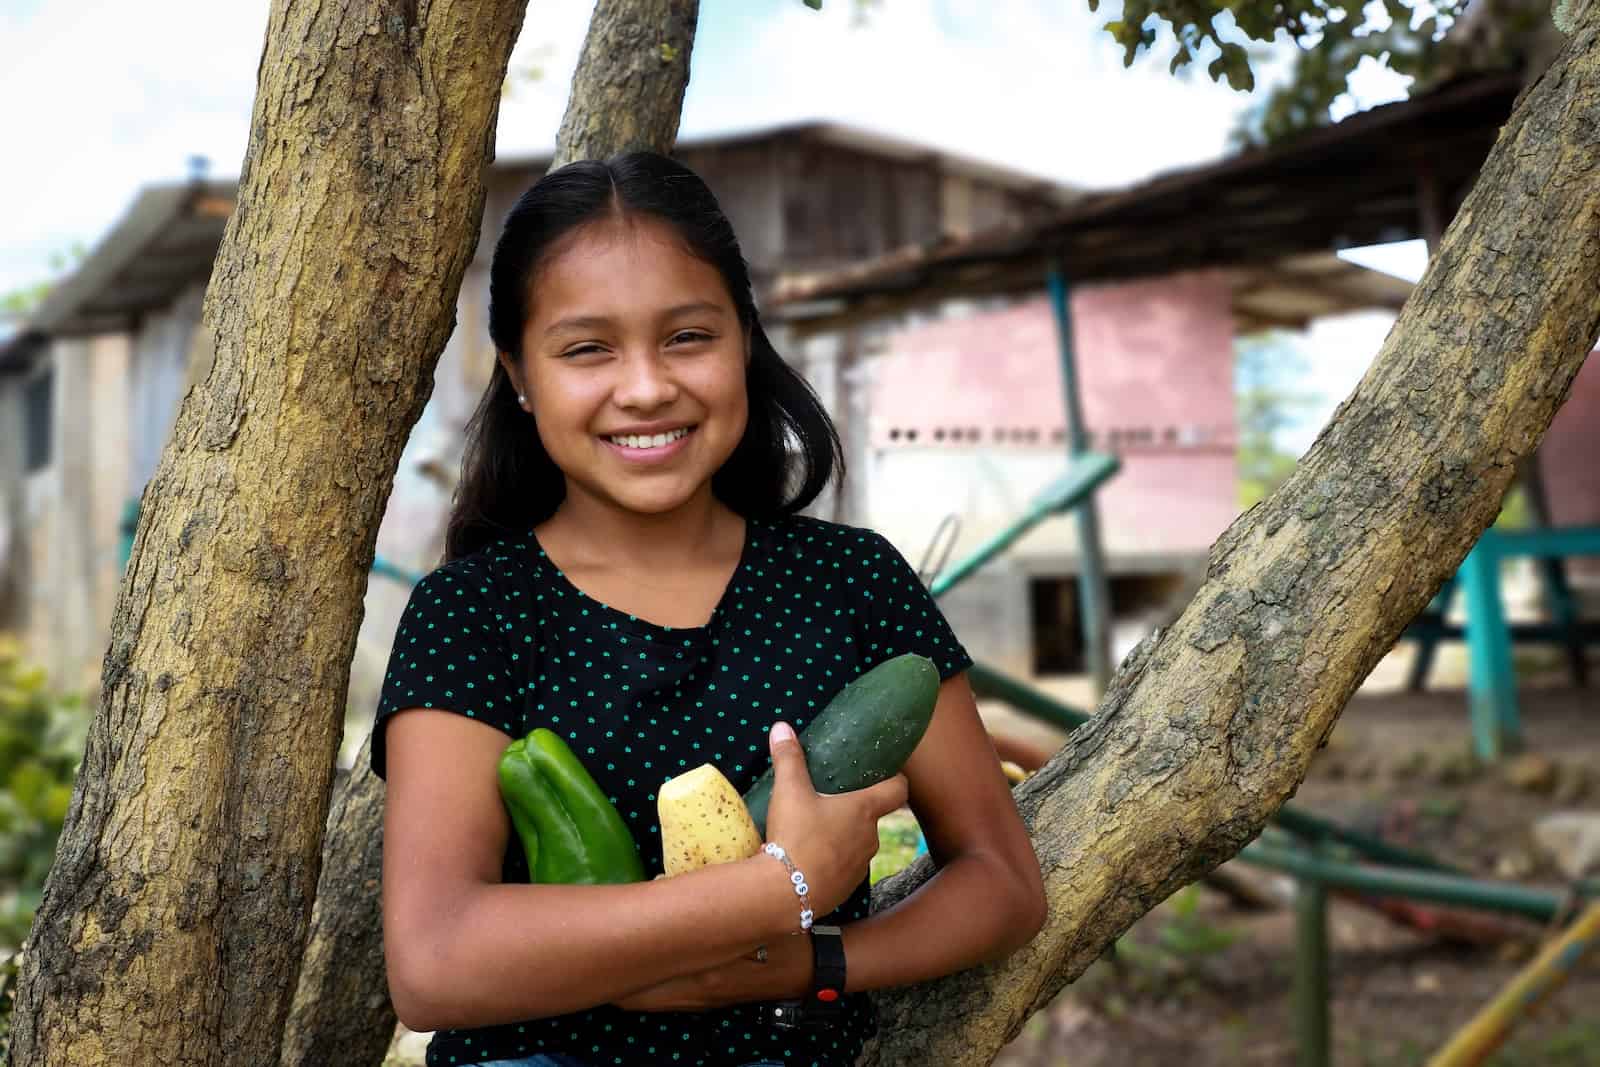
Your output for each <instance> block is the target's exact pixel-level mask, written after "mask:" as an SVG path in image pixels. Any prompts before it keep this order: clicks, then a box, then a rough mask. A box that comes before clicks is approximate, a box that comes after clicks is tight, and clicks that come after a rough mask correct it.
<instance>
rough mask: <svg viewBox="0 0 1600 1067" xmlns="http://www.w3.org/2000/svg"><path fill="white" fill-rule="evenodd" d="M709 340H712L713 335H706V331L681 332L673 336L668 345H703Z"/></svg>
mask: <svg viewBox="0 0 1600 1067" xmlns="http://www.w3.org/2000/svg"><path fill="white" fill-rule="evenodd" d="M709 340H711V335H710V334H709V333H706V332H705V331H704V330H679V331H678V332H677V333H675V334H673V335H672V337H671V339H670V340H669V341H668V342H667V343H668V344H673V345H693V344H701V343H703V342H706V341H709Z"/></svg>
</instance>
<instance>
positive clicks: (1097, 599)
mask: <svg viewBox="0 0 1600 1067" xmlns="http://www.w3.org/2000/svg"><path fill="white" fill-rule="evenodd" d="M1049 281H1050V306H1051V308H1052V309H1053V310H1054V312H1055V320H1056V341H1057V343H1058V344H1059V346H1060V348H1061V385H1062V389H1063V391H1064V393H1065V396H1064V398H1063V399H1064V400H1065V405H1066V418H1067V454H1068V455H1069V456H1071V457H1072V458H1074V459H1076V458H1077V457H1078V456H1080V455H1082V454H1083V453H1085V452H1087V451H1088V450H1089V438H1088V434H1087V432H1085V430H1084V426H1083V408H1082V405H1081V404H1079V402H1078V367H1077V356H1076V352H1075V348H1074V345H1073V336H1072V301H1071V298H1070V294H1069V293H1068V292H1067V278H1066V272H1065V271H1064V270H1063V269H1062V266H1061V264H1060V263H1057V264H1055V265H1054V266H1053V267H1051V269H1050V279H1049ZM1077 518H1078V559H1079V566H1078V611H1079V614H1080V615H1081V616H1082V621H1083V650H1084V659H1085V660H1086V665H1087V667H1088V668H1089V675H1090V677H1091V678H1092V679H1093V683H1094V692H1095V697H1096V698H1098V697H1099V696H1100V694H1102V693H1104V692H1105V691H1106V686H1107V685H1109V684H1110V683H1111V587H1110V584H1109V582H1108V580H1107V578H1106V567H1105V560H1104V558H1103V557H1102V554H1101V549H1100V518H1099V512H1098V510H1097V509H1096V507H1095V502H1094V499H1093V498H1092V497H1091V498H1089V499H1088V500H1086V501H1084V502H1083V503H1082V504H1080V505H1078V509H1077Z"/></svg>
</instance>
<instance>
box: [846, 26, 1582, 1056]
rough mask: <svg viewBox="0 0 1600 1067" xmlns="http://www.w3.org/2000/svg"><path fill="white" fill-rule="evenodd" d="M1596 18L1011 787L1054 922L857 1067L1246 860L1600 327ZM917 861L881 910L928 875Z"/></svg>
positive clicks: (964, 1020) (986, 1007)
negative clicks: (1419, 266) (1114, 664)
mask: <svg viewBox="0 0 1600 1067" xmlns="http://www.w3.org/2000/svg"><path fill="white" fill-rule="evenodd" d="M1597 37H1600V17H1596V16H1595V15H1587V16H1585V24H1584V25H1583V26H1582V27H1581V28H1580V30H1579V31H1578V33H1577V34H1576V36H1575V37H1574V38H1573V40H1572V41H1571V42H1570V43H1569V45H1568V46H1567V48H1566V50H1565V51H1563V52H1562V54H1561V56H1560V57H1559V58H1558V59H1557V61H1556V63H1555V64H1554V66H1552V67H1551V68H1550V70H1549V71H1548V72H1547V73H1546V74H1545V75H1544V76H1543V78H1541V79H1540V80H1539V81H1538V82H1536V83H1535V84H1534V85H1533V86H1532V87H1530V89H1529V91H1528V92H1527V94H1526V96H1525V98H1524V100H1523V101H1522V103H1521V105H1520V106H1519V107H1518V108H1517V110H1516V113H1515V114H1514V115H1513V116H1512V117H1511V119H1510V121H1509V122H1508V123H1507V124H1506V127H1505V128H1504V129H1503V130H1502V132H1501V135H1500V138H1499V141H1498V143H1497V144H1496V145H1495V148H1494V151H1493V152H1492V153H1491V154H1490V156H1489V159H1488V161H1487V162H1486V163H1485V165H1484V168H1483V170H1482V172H1481V174H1480V176H1479V179H1478V182H1477V185H1476V187H1475V189H1474V190H1473V192H1472V194H1471V196H1470V197H1469V198H1468V199H1467V201H1466V203H1465V204H1464V205H1463V206H1462V209H1461V211H1460V213H1459V214H1458V215H1457V217H1456V220H1455V222H1454V224H1453V225H1452V226H1451V227H1450V229H1449V230H1448V231H1447V232H1446V234H1445V238H1444V242H1443V246H1442V247H1441V248H1440V250H1439V253H1438V255H1437V256H1435V257H1434V259H1433V261H1432V263H1431V264H1430V266H1429V268H1428V271H1427V273H1426V274H1425V275H1424V276H1423V278H1422V280H1421V282H1420V283H1419V284H1418V286H1417V289H1416V291H1415V292H1414V293H1413V294H1412V296H1411V299H1410V300H1408V301H1407V303H1406V306H1405V309H1404V310H1403V311H1402V313H1401V316H1400V319H1399V321H1398V322H1397V323H1396V325H1395V327H1394V329H1393V330H1392V331H1391V332H1390V334H1389V337H1388V339H1387V340H1386V341H1385V343H1384V346H1383V350H1382V351H1381V352H1380V354H1379V355H1378V358H1377V359H1376V361H1375V362H1374V363H1373V366H1372V367H1371V369H1369V370H1368V372H1367V374H1366V376H1365V378H1363V379H1362V381H1361V384H1360V385H1359V386H1358V387H1357V389H1356V391H1355V393H1354V394H1353V395H1352V396H1351V397H1350V398H1349V399H1348V400H1346V401H1345V402H1344V404H1343V405H1341V406H1340V408H1339V410H1338V411H1337V412H1336V414H1335V415H1334V418H1333V420H1332V421H1331V422H1330V423H1329V425H1328V426H1327V427H1326V428H1325V429H1324V430H1323V432H1322V434H1321V435H1320V436H1319V437H1318V439H1317V441H1316V443H1315V444H1314V445H1313V446H1312V448H1311V450H1310V451H1309V452H1308V453H1307V454H1306V456H1305V457H1304V458H1303V459H1302V460H1301V462H1300V465H1299V466H1298V467H1297V468H1296V470H1295V473H1294V475H1293V476H1292V477H1291V478H1290V479H1289V481H1288V482H1287V483H1286V484H1285V485H1284V486H1283V487H1282V488H1281V489H1280V490H1279V491H1278V492H1276V493H1274V494H1273V495H1272V496H1271V497H1269V498H1268V499H1267V500H1265V501H1263V502H1262V503H1261V504H1259V505H1257V506H1256V507H1254V508H1252V509H1251V510H1250V511H1249V512H1247V513H1246V514H1245V515H1243V516H1242V517H1241V518H1240V519H1238V520H1237V521H1236V522H1235V523H1234V524H1233V526H1232V527H1230V528H1229V529H1228V531H1227V532H1226V533H1224V534H1223V536H1222V537H1221V538H1220V539H1219V540H1218V541H1217V543H1216V545H1215V546H1213V548H1212V551H1211V557H1210V566H1209V569H1208V573H1207V579H1206V582H1205V584H1204V585H1203V586H1202V587H1201V589H1200V590H1199V592H1198V593H1197V595H1196V597H1195V599H1194V601H1193V602H1192V603H1191V604H1190V605H1189V607H1188V609H1187V610H1186V611H1185V612H1184V613H1183V615H1182V616H1181V617H1180V618H1179V619H1178V621H1177V622H1176V623H1174V624H1173V626H1172V627H1171V628H1170V629H1168V630H1166V631H1163V632H1160V633H1158V634H1155V635H1153V636H1152V637H1151V638H1149V639H1148V640H1146V641H1145V642H1144V643H1143V644H1141V645H1140V646H1139V647H1138V648H1136V649H1135V650H1134V651H1133V653H1131V654H1130V655H1129V657H1128V659H1127V661H1126V662H1125V663H1124V664H1123V667H1122V670H1121V671H1120V672H1119V673H1118V675H1117V677H1116V679H1115V680H1114V681H1113V684H1112V686H1111V689H1110V690H1109V691H1108V692H1107V694H1106V697H1105V699H1104V700H1103V701H1102V703H1101V705H1100V709H1099V712H1098V714H1097V715H1096V716H1095V718H1094V719H1093V721H1091V722H1090V723H1089V724H1088V725H1086V726H1084V727H1081V728H1080V729H1078V730H1077V731H1075V732H1074V733H1073V734H1072V736H1071V740H1070V742H1069V743H1068V745H1067V746H1066V747H1065V748H1064V749H1063V750H1062V752H1061V753H1059V754H1058V755H1057V756H1056V758H1055V759H1053V760H1052V761H1051V762H1050V764H1049V765H1048V766H1047V767H1046V768H1045V769H1044V770H1043V771H1041V772H1040V773H1039V774H1038V775H1037V776H1035V777H1034V778H1032V779H1030V780H1029V781H1028V782H1026V783H1024V784H1023V785H1022V786H1020V787H1018V790H1017V795H1018V802H1019V806H1020V807H1021V810H1022V813H1023V816H1024V818H1025V819H1026V821H1027V823H1028V825H1029V828H1030V831H1031V832H1032V834H1033V838H1034V844H1035V847H1036V849H1037V851H1038V854H1039V859H1040V865H1041V867H1042V868H1043V871H1044V875H1045V882H1046V888H1047V892H1048V894H1049V899H1050V921H1049V922H1048V924H1047V925H1046V927H1045V929H1044V931H1043V932H1041V933H1040V935H1039V936H1038V937H1036V938H1035V939H1034V941H1033V943H1032V944H1031V945H1029V946H1028V947H1027V948H1025V949H1023V950H1022V951H1021V952H1018V953H1016V954H1015V955H1013V956H1012V957H1011V958H1010V959H1008V960H1005V961H1003V962H1001V963H999V964H995V965H991V966H987V967H982V968H978V969H975V970H972V971H968V972H964V973H962V974H958V975H954V976H951V977H949V978H946V979H943V980H941V981H938V982H934V983H930V984H927V985H922V986H917V987H914V988H911V989H907V990H897V991H894V992H890V993H885V994H883V995H881V996H879V997H878V998H877V999H878V1005H879V1009H880V1011H881V1013H882V1023H883V1027H882V1036H881V1037H880V1038H879V1039H878V1040H877V1041H876V1042H874V1044H873V1046H872V1047H871V1048H870V1049H869V1050H868V1052H867V1054H866V1055H865V1056H864V1058H863V1062H864V1063H870V1064H918V1065H923V1064H929V1063H940V1064H981V1063H989V1062H991V1061H992V1060H993V1058H994V1056H995V1054H996V1052H997V1051H998V1050H999V1049H1000V1048H1001V1047H1002V1046H1003V1045H1004V1044H1005V1043H1006V1042H1007V1041H1009V1040H1010V1039H1011V1038H1012V1037H1014V1036H1015V1035H1016V1033H1017V1032H1018V1030H1019V1029H1020V1028H1021V1026H1022V1023H1023V1020H1024V1019H1026V1018H1027V1017H1028V1016H1029V1015H1030V1014H1031V1013H1032V1012H1034V1011H1036V1010H1038V1009H1039V1008H1040V1007H1042V1006H1044V1005H1045V1004H1046V1003H1047V1002H1048V1001H1049V1000H1050V999H1051V998H1052V997H1053V996H1054V995H1055V994H1056V993H1057V992H1058V991H1059V990H1060V989H1061V988H1062V987H1063V986H1064V985H1065V984H1066V983H1067V982H1069V981H1071V980H1072V979H1073V978H1075V977H1077V976H1078V975H1079V974H1081V973H1082V972H1083V970H1084V968H1086V967H1087V966H1088V965H1089V964H1090V963H1091V962H1093V961H1094V960H1095V959H1096V958H1097V957H1099V956H1100V954H1101V953H1102V952H1104V951H1105V949H1106V948H1107V946H1109V945H1110V944H1111V943H1112V941H1113V940H1114V939H1115V938H1116V937H1118V936H1119V935H1120V934H1122V933H1123V932H1124V931H1125V930H1127V929H1128V927H1129V926H1131V925H1132V924H1133V922H1134V921H1135V920H1137V919H1138V918H1139V917H1140V916H1142V915H1144V914H1145V913H1146V912H1148V911H1149V910H1150V909H1151V908H1152V907H1154V906H1155V905H1156V904H1157V903H1159V902H1160V901H1161V900H1163V899H1165V898H1166V897H1167V896H1168V895H1169V894H1171V893H1172V892H1173V891H1175V890H1177V889H1178V888H1180V887H1181V886H1183V885H1185V884H1187V883H1189V882H1192V881H1194V880H1195V879H1196V878H1197V877H1199V876H1200V875H1201V874H1203V873H1204V872H1206V871H1208V870H1210V869H1211V868H1212V867H1215V866H1216V865H1217V864H1218V863H1220V862H1222V861H1223V860H1225V859H1227V858H1228V857H1229V856H1232V855H1233V854H1234V853H1235V852H1237V851H1238V850H1239V849H1240V848H1241V847H1242V846H1243V845H1244V844H1245V843H1246V842H1248V841H1249V840H1250V839H1251V838H1252V837H1254V836H1255V835H1256V834H1257V833H1258V832H1259V831H1260V829H1261V828H1262V826H1263V824H1264V823H1265V822H1266V820H1267V819H1268V817H1269V816H1270V815H1271V814H1272V813H1273V812H1274V811H1275V810H1276V809H1277V808H1278V807H1279V806H1280V805H1281V804H1282V803H1283V802H1284V801H1285V800H1286V799H1287V798H1288V797H1289V796H1290V795H1292V794H1293V793H1294V791H1295V789H1296V788H1297V787H1298V785H1299V784H1300V782H1301V780H1302V779H1303V778H1304V776H1305V773H1306V769H1307V766H1308V765H1309V763H1310V760H1311V756H1312V753H1313V752H1314V751H1315V750H1316V749H1317V748H1318V747H1319V746H1320V745H1321V744H1322V743H1323V742H1324V741H1325V740H1326V738H1327V736H1328V733H1329V731H1330V730H1331V729H1332V727H1333V724H1334V721H1335V719H1336V718H1337V717H1338V714H1339V712H1340V710H1341V709H1342V708H1343V707H1344V705H1345V702H1346V701H1347V700H1348V699H1349V698H1350V696H1351V694H1352V693H1353V692H1354V691H1355V689H1356V687H1357V686H1358V685H1359V684H1360V682H1361V680H1362V679H1363V678H1365V677H1366V675H1367V673H1368V672H1369V671H1370V670H1371V669H1372V667H1373V665H1374V664H1375V663H1376V662H1377V661H1378V659H1379V657H1381V656H1382V655H1383V653H1384V652H1385V651H1386V650H1387V649H1388V648H1389V647H1390V646H1391V645H1392V644H1393V643H1394V641H1395V639H1396V638H1397V637H1398V636H1399V634H1400V631H1401V630H1402V629H1403V628H1404V626H1405V625H1406V623H1407V622H1408V621H1409V620H1410V619H1411V618H1412V616H1414V615H1415V614H1416V613H1417V612H1418V611H1419V610H1421V609H1422V607H1423V606H1424V605H1425V604H1427V602H1428V600H1429V599H1430V598H1431V597H1432V596H1433V594H1434V592H1435V591H1436V590H1437V589H1438V588H1439V586H1440V584H1442V582H1443V581H1444V580H1445V578H1446V577H1448V576H1449V575H1450V574H1451V573H1452V572H1453V571H1454V570H1455V568H1456V566H1457V565H1458V564H1459V563H1460V562H1461V560H1462V559H1463V557H1464V556H1465V555H1466V553H1467V551H1468V549H1469V548H1470V547H1471V545H1472V544H1473V542H1474V541H1475V540H1476V539H1477V537H1478V535H1479V534H1480V533H1482V531H1483V530H1484V529H1485V527H1487V526H1488V525H1489V523H1490V522H1492V521H1493V519H1494V517H1495V515H1496V513H1497V511H1498V510H1499V507H1500V501H1501V497H1502V495H1503V494H1504V492H1505V489H1506V486H1507V484H1508V482H1509V481H1510V479H1511V478H1512V476H1513V474H1514V473H1515V471H1516V467H1517V463H1518V461H1519V460H1520V459H1521V458H1522V457H1524V456H1526V455H1528V454H1529V453H1531V452H1532V451H1533V450H1534V448H1535V447H1537V445H1538V443H1539V440H1540V438H1541V437H1542V436H1543V435H1544V432H1545V430H1546V429H1547V428H1548V426H1549V424H1550V420H1551V417H1552V416H1553V415H1554V413H1555V411H1556V409H1557V408H1558V407H1559V406H1560V404H1561V402H1562V400H1563V399H1565V397H1566V393H1567V389H1568V387H1569V386H1570V384H1571V382H1572V379H1573V376H1574V375H1575V374H1576V373H1577V371H1578V368H1579V367H1580V366H1581V365H1582V364H1583V361H1584V359H1585V357H1586V356H1587V355H1588V354H1589V351H1590V349H1591V348H1592V347H1593V344H1594V342H1595V337H1596V333H1597V332H1600V226H1597V225H1596V219H1597V217H1600V180H1597V163H1600V44H1597ZM929 873H930V866H929V863H928V861H927V860H926V859H923V860H920V861H918V863H917V864H916V865H915V866H913V867H912V868H911V869H910V870H908V871H907V872H905V873H904V874H902V875H899V876H897V877H896V878H895V879H893V880H891V881H890V882H887V883H881V884H880V886H879V892H878V893H877V894H876V895H875V899H874V906H875V907H887V906H889V905H891V904H892V903H894V902H895V901H897V900H900V899H903V898H904V897H905V896H907V895H908V894H909V893H910V892H911V891H913V890H914V889H915V888H916V887H917V886H918V885H919V884H921V883H922V882H923V881H924V880H925V879H926V878H927V876H928V875H929Z"/></svg>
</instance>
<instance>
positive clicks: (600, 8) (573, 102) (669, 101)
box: [550, 0, 700, 170]
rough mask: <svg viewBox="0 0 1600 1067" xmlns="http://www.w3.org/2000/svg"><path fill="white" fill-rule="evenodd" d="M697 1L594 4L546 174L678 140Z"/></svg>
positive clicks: (665, 147)
mask: <svg viewBox="0 0 1600 1067" xmlns="http://www.w3.org/2000/svg"><path fill="white" fill-rule="evenodd" d="M699 14H700V0H599V2H598V3H597V4H595V8H594V15H593V16H592V17H591V18H590V20H589V34H588V36H587V37H585V38H584V41H583V52H582V53H581V54H580V55H579V56H578V69H577V70H576V71H575V72H574V73H573V75H572V92H571V94H570V95H569V96H568V98H567V112H566V114H565V115H564V116H563V117H562V119H561V132H560V133H559V134H558V135H557V136H556V154H555V158H554V159H553V160H552V161H551V163H550V167H551V169H552V170H553V169H555V168H556V167H562V166H565V165H566V164H568V163H571V162H572V161H574V160H578V159H604V158H606V157H607V156H611V155H615V154H616V153H618V152H627V151H632V150H636V149H647V150H649V151H653V152H669V151H671V150H672V145H673V142H675V141H676V140H677V139H678V117H679V115H680V114H681V113H682V111H683V92H684V90H685V89H686V88H687V87H688V85H689V55H690V53H691V52H692V51H693V49H694V31H695V23H696V21H697V19H698V18H699Z"/></svg>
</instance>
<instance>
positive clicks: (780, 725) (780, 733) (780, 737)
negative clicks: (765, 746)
mask: <svg viewBox="0 0 1600 1067" xmlns="http://www.w3.org/2000/svg"><path fill="white" fill-rule="evenodd" d="M793 740H794V727H793V726H790V725H789V724H788V723H786V722H775V723H773V724H772V743H773V744H775V745H776V744H777V743H778V742H780V741H793Z"/></svg>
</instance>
